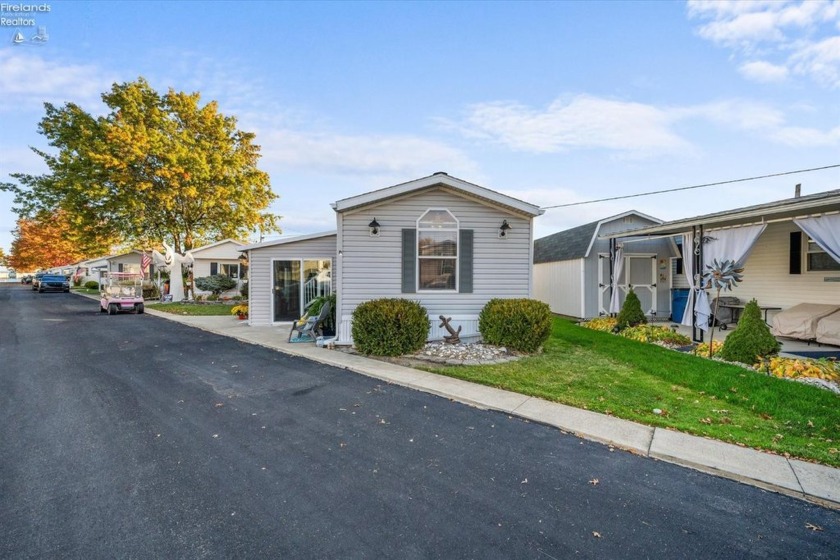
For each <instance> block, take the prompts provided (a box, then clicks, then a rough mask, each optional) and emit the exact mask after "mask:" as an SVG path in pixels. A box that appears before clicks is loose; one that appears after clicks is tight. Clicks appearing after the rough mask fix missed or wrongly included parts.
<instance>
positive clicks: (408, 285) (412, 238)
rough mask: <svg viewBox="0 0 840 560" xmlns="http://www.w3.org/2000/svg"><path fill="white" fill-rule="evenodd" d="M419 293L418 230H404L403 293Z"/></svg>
mask: <svg viewBox="0 0 840 560" xmlns="http://www.w3.org/2000/svg"><path fill="white" fill-rule="evenodd" d="M416 292H417V230H416V229H411V228H405V229H403V230H402V293H404V294H414V293H416Z"/></svg>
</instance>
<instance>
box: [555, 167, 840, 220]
mask: <svg viewBox="0 0 840 560" xmlns="http://www.w3.org/2000/svg"><path fill="white" fill-rule="evenodd" d="M835 167H840V163H838V164H835V165H826V166H825V167H812V168H811V169H799V170H797V171H784V172H782V173H771V174H770V175H759V176H757V177H747V178H745V179H732V180H729V181H719V182H717V183H704V184H702V185H692V186H690V187H677V188H675V189H665V190H661V191H651V192H645V193H637V194H626V195H623V196H612V197H610V198H599V199H597V200H584V201H582V202H569V203H568V204H556V205H554V206H543V207H542V210H550V209H552V208H566V207H569V206H581V205H583V204H595V203H596V202H607V201H609V200H621V199H624V198H638V197H640V196H651V195H654V194H662V193H669V192H676V191H687V190H691V189H702V188H705V187H717V186H719V185H729V184H732V183H743V182H744V181H756V180H758V179H768V178H770V177H781V176H783V175H794V174H796V173H808V172H809V171H822V170H824V169H833V168H835Z"/></svg>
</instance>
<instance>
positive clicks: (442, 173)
mask: <svg viewBox="0 0 840 560" xmlns="http://www.w3.org/2000/svg"><path fill="white" fill-rule="evenodd" d="M432 175H449V173H447V172H446V171H437V172H435V173H432Z"/></svg>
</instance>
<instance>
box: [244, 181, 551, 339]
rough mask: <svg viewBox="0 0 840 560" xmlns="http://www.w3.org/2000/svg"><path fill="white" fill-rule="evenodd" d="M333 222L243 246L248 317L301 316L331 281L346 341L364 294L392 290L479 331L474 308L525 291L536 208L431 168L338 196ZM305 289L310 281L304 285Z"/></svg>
mask: <svg viewBox="0 0 840 560" xmlns="http://www.w3.org/2000/svg"><path fill="white" fill-rule="evenodd" d="M332 207H333V209H334V210H335V212H336V230H335V231H334V232H328V233H325V234H316V235H310V236H303V237H300V238H292V239H287V240H281V241H270V242H266V243H261V244H257V245H251V246H248V247H244V248H243V249H244V250H246V251H247V252H248V259H249V262H250V266H251V275H250V287H249V290H250V299H251V304H250V306H251V309H250V316H249V321H250V323H251V324H252V325H266V324H273V323H279V322H285V321H290V320H294V319H297V318H298V316H300V314H301V312H302V309H303V307H304V306H305V305H306V301H305V300H306V299H307V298H308V297H309V292H308V291H307V282H310V281H311V280H312V278H319V279H318V280H316V281H315V282H314V284H315V285H317V286H318V289H321V290H322V291H326V288H320V286H321V284H322V280H321V279H323V282H326V281H329V286H330V288H329V289H330V290H334V291H335V292H336V298H337V309H336V311H335V316H336V323H337V330H338V332H337V335H338V342H339V343H345V344H350V343H352V337H351V326H352V317H353V311H354V310H355V308H356V306H358V305H359V304H360V303H362V302H365V301H368V300H371V299H377V298H385V297H396V298H407V299H412V300H416V301H419V302H420V303H421V304H422V305H423V306H424V307H426V309H427V310H428V313H429V322H430V325H431V327H432V328H431V332H430V338H431V339H436V338H441V337H442V336H443V334H444V332H445V331H442V329H440V328H439V327H438V325H439V323H440V321H439V319H438V317H439V316H440V315H444V316H446V317H451V318H452V325H453V326H454V327H456V328H457V327H458V326H460V327H461V328H462V336H466V337H469V336H477V335H478V314H479V312H480V311H481V309H482V308H483V307H484V305H485V304H486V303H487V302H488V301H489V300H491V299H493V298H520V297H522V298H527V297H531V294H532V292H531V287H532V281H533V277H532V267H531V260H532V258H533V254H532V251H533V219H534V217H536V216H538V215H540V214H542V212H543V211H542V210H541V209H540V208H539V207H537V206H534V205H532V204H529V203H527V202H523V201H521V200H518V199H515V198H512V197H509V196H506V195H503V194H501V193H498V192H495V191H492V190H490V189H486V188H484V187H480V186H478V185H475V184H472V183H468V182H466V181H463V180H461V179H457V178H455V177H451V176H449V175H447V174H446V173H435V174H434V175H430V176H428V177H423V178H421V179H417V180H415V181H410V182H407V183H402V184H399V185H394V186H391V187H387V188H384V189H380V190H377V191H373V192H369V193H365V194H362V195H359V196H355V197H351V198H346V199H343V200H339V201H337V202H335V203H334V204H333V205H332ZM310 291H311V289H310Z"/></svg>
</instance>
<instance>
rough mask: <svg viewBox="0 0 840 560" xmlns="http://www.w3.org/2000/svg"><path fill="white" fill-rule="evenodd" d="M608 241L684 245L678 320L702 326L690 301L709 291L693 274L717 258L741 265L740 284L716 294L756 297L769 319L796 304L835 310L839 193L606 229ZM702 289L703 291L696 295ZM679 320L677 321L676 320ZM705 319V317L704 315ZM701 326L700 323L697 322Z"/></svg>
mask: <svg viewBox="0 0 840 560" xmlns="http://www.w3.org/2000/svg"><path fill="white" fill-rule="evenodd" d="M606 237H609V238H612V239H615V240H616V241H617V242H621V240H622V239H625V238H631V239H639V238H645V237H647V238H648V239H661V238H663V237H670V238H673V239H675V240H679V241H680V242H681V244H682V246H683V247H684V248H686V249H689V248H690V249H689V250H687V251H686V253H687V254H686V257H689V256H690V257H691V258H686V259H684V263H683V264H684V267H683V277H684V281H685V282H686V284H688V285H689V286H690V287H691V288H692V291H691V296H692V297H691V298H690V300H689V302H688V304H687V305H686V310H685V313H684V315H683V317H682V324H684V325H687V326H688V325H692V326H694V327H695V330H696V329H697V328H700V327H699V326H698V325H701V324H702V321H700V322H698V318H697V316H696V315H695V313H694V308H695V305H694V304H695V302H698V303H699V304H700V305H704V302H708V300H710V299H711V298H712V297H714V294H712V293H711V292H710V291H709V290H708V289H707V288H706V287H704V286H702V283H701V279H700V277H699V274H700V273H701V272H702V271H703V270H705V267H706V266H708V265H709V264H711V263H712V262H713V261H714V260H715V259H716V260H718V261H721V260H724V259H726V260H734V261H737V262H740V263H741V264H742V265H743V266H744V278H743V281H742V282H741V283H740V284H739V285H738V286H737V287H736V288H735V289H734V290H732V291H729V292H725V293H723V294H721V295H726V296H731V297H737V298H738V299H739V300H740V301H741V302H742V303H746V302H748V301H749V300H751V299H755V300H756V301H757V302H758V304H759V306H760V307H762V308H764V310H765V317H766V318H767V320H771V319H772V317H773V314H774V313H777V312H782V311H784V310H786V309H788V308H790V307H793V306H795V305H797V304H800V303H810V304H828V305H835V304H836V305H837V306H838V307H840V190H833V191H827V192H822V193H816V194H812V195H808V196H799V195H798V194H797V196H795V197H794V198H788V199H785V200H779V201H776V202H770V203H766V204H759V205H755V206H749V207H746V208H737V209H734V210H728V211H725V212H717V213H714V214H707V215H703V216H696V217H693V218H686V219H682V220H675V221H672V222H666V223H663V224H658V225H651V226H648V227H644V228H641V229H634V230H633V231H626V232H617V233H612V234H609V235H608V236H606ZM701 292H702V293H701ZM675 320H676V321H679V320H680V319H679V318H675ZM704 320H705V319H704ZM703 326H705V325H703Z"/></svg>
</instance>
